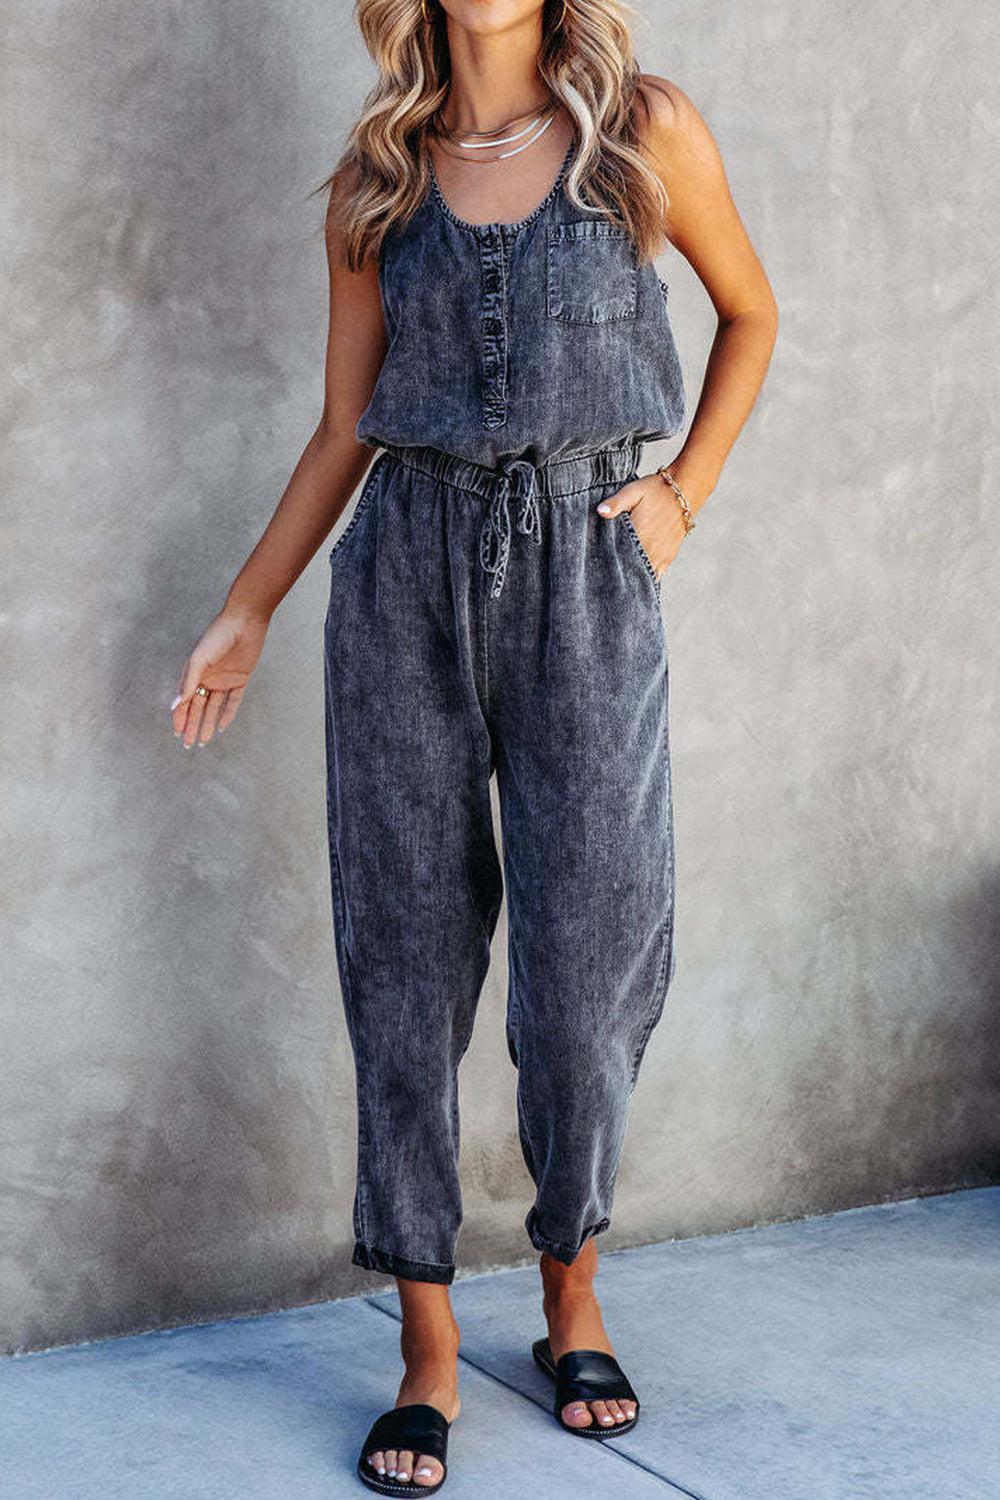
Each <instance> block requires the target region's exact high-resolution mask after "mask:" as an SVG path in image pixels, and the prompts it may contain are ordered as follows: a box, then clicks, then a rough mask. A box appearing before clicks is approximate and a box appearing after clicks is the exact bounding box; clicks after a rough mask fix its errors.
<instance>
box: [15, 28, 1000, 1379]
mask: <svg viewBox="0 0 1000 1500" xmlns="http://www.w3.org/2000/svg"><path fill="white" fill-rule="evenodd" d="M997 31H998V27H997V20H996V16H995V14H994V13H992V12H990V11H989V9H988V8H987V7H986V6H984V5H982V4H980V3H978V0H964V3H963V0H959V3H958V4H956V5H953V6H951V7H949V8H948V9H947V10H945V9H943V8H942V7H940V6H938V5H934V4H929V3H925V4H921V5H918V6H909V7H903V8H900V7H898V6H891V5H888V4H881V5H875V6H873V7H870V8H868V9H867V10H859V9H857V7H854V8H852V9H850V10H848V9H847V7H837V6H833V7H831V6H828V5H823V4H820V3H818V0H810V3H808V4H807V5H805V6H804V7H803V6H802V5H791V4H789V3H788V0H763V3H762V4H760V5H757V6H754V7H753V8H752V9H750V8H747V7H745V6H742V5H730V6H708V7H706V6H704V5H699V4H695V3H694V0H682V3H676V4H672V5H666V4H662V3H658V4H653V3H650V4H649V5H648V6H647V7H646V8H645V21H644V24H643V26H642V28H641V31H640V35H639V48H640V56H641V60H642V62H643V65H644V66H645V67H646V68H648V69H650V70H652V71H656V72H660V73H664V74H666V75H667V76H668V77H672V78H674V79H676V81H677V82H679V83H680V84H681V85H682V86H683V87H684V88H686V89H687V91H688V92H689V93H690V94H691V96H692V97H693V98H694V99H695V101H696V102H697V103H698V104H699V106H700V107H701V109H702V110H703V112H704V113H705V115H706V117H707V119H708V121H709V123H710V124H711V126H712V128H713V129H714V131H715V133H716V136H717V138H718V140H719V142H720V144H721V147H722V150H723V154H724V156H725V159H726V162H727V165H728V169H729V172H730V177H731V182H732V186H733V190H734V193H735V196H736V199H737V202H738V204H739V206H740V208H741V210H742V212H743V214H744V217H745V219H746V222H747V224H748V227H749V229H750V232H751V235H752V237H753V239H754V241H755V243H756V245H757V246H758V248H759V251H760V254H761V256H762V258H763V260H764V263H765V265H766V266H767V268H768V271H769V274H770V276H771V278H772V281H773V284H774V286H775V289H776V292H777V295H778V299H779V302H780V305H781V315H782V324H781V331H780V336H779V343H778V347H777V349H776V352H775V356H774V360H773V363H772V368H771V373H770V376H769V379H768V382H767V385H766V387H765V389H764V392H763V394H762V397H761V399H760V402H759V404H758V406H757V408H756V409H755V411H754V413H753V416H752V418H751V420H750V422H749V423H748V425H747V428H746V430H745V432H744V434H743V436H742V438H741V440H740V442H739V444H738V445H737V448H736V450H735V451H734V453H733V455H732V457H731V460H730V463H729V465H728V466H727V469H726V472H725V474H724V476H723V479H722V482H721V483H720V485H719V487H718V489H717V490H716V492H715V494H714V495H713V497H712V499H711V500H710V502H709V504H708V507H707V508H706V510H705V511H704V512H703V516H702V519H701V522H700V524H699V528H698V535H697V537H692V538H691V540H690V542H689V543H688V544H686V545H685V547H684V549H683V555H682V556H681V558H680V559H679V560H678V563H677V566H676V568H675V569H674V570H673V571H672V572H671V574H670V576H669V579H668V581H667V583H666V585H665V596H666V604H665V608H666V612H667V621H668V630H669V633H670V642H671V651H672V678H671V710H672V733H673V754H674V771H675V781H676V799H677V843H678V878H679V894H678V902H679V905H678V926H679V933H678V944H679V946H678V971H677V977H676V981H675V985H674V988H673V990H672V992H671V996H670V999H669V1002H668V1007H667V1012H666V1015H665V1017H664V1019H663V1021H662V1023H661V1025H660V1027H659V1028H658V1029H657V1031H656V1032H655V1033H654V1036H653V1039H652V1041H651V1043H650V1048H649V1051H648V1053H647V1060H646V1064H645V1068H644V1070H643V1074H642V1076H641V1078H640V1082H639V1088H638V1091H637V1094H636V1096H635V1099H634V1102H633V1112H632V1126H631V1131H630V1135H629V1140H628V1145H627V1148H626V1155H625V1160H624V1163H623V1167H622V1173H621V1177H620V1179H619V1186H618V1195H617V1200H616V1215H615V1222H614V1224H613V1226H612V1229H611V1230H610V1231H609V1232H608V1233H607V1234H606V1235H605V1236H604V1237H603V1238H602V1241H601V1244H602V1246H606V1247H607V1248H608V1249H610V1248H613V1247H614V1246H616V1245H623V1244H629V1243H634V1242H637V1241H643V1240H649V1239H654V1238H662V1237H667V1236H671V1235H689V1234H692V1233H697V1232H702V1231H708V1230H721V1229H725V1228H729V1227H733V1226H737V1225H744V1224H748V1223H751V1222H759V1221H764V1220H773V1219H778V1218H782V1217H787V1216H795V1215H802V1214H808V1213H813V1212H817V1211H823V1210H829V1209H835V1208H838V1207H841V1206H846V1205H851V1204H859V1203H864V1202H872V1201H876V1200H879V1199H883V1198H891V1197H902V1196H908V1195H911V1194H914V1193H919V1192H922V1191H925V1190H929V1189H940V1188H944V1187H947V1186H949V1185H952V1184H956V1185H957V1184H972V1183H985V1182H990V1181H995V1180H997V1179H998V1177H1000V1171H998V1166H1000V1154H998V1153H1000V1110H998V1104H1000V1061H998V1043H1000V1007H998V1002H1000V943H998V938H1000V868H998V832H1000V827H998V823H1000V786H998V780H997V775H996V770H997V764H998V751H1000V743H998V740H1000V732H998V709H1000V703H998V672H997V643H996V579H997V576H998V571H1000V557H998V522H997V511H998V504H1000V497H998V495H997V479H996V474H997V458H998V432H997V425H998V419H997V399H996V398H997V361H996V334H997V322H996V314H997V305H996V302H997V277H996V271H995V266H994V255H993V246H992V241H993V240H994V238H995V236H996V235H997V233H998V232H1000V218H998V215H997V209H996V204H995V202H992V201H991V199H990V195H989V192H988V187H989V183H990V181H991V176H990V171H989V163H990V162H991V160H992V154H991V153H990V154H989V155H988V148H989V147H990V146H992V145H993V144H995V128H996V121H997V109H998V99H997V91H996V76H995V75H996V70H995V68H994V67H993V65H992V61H991V59H992V58H993V57H994V56H995V55H996V49H997V44H998V41H1000V37H998V35H997ZM2 41H3V46H2V56H3V64H2V66H3V77H2V80H0V82H2V87H0V130H2V137H3V140H4V170H3V183H4V187H3V215H4V231H3V256H4V262H5V263H4V266H3V275H2V285H3V288H4V301H5V307H4V315H3V326H4V331H5V335H6V340H7V346H8V347H7V353H8V359H7V361H5V369H4V373H3V377H2V378H3V403H2V406H3V425H4V436H5V439H6V441H5V444H4V448H3V466H4V475H3V480H4V483H3V490H4V494H5V495H6V496H7V497H8V499H9V508H8V510H7V514H6V519H5V522H4V540H5V543H6V548H5V551H6V560H5V584H4V627H5V632H4V633H5V642H4V661H5V664H6V666H7V669H8V677H7V687H6V692H5V708H6V713H5V715H4V761H5V767H6V792H5V823H6V828H5V850H6V859H5V865H4V868H5V881H4V884H5V888H6V889H5V922H6V931H5V934H4V936H3V954H4V960H5V962H4V969H5V973H6V982H5V998H4V1001H3V1006H4V1009H3V1016H2V1055H0V1067H2V1079H0V1084H2V1129H3V1145H2V1157H0V1186H2V1192H3V1198H4V1202H3V1206H2V1214H0V1223H2V1229H3V1234H2V1249H3V1254H4V1264H3V1270H2V1280H0V1296H2V1308H0V1327H2V1330H3V1335H2V1342H3V1347H6V1348H15V1349H16V1348H29V1347H38V1346H43V1345H49V1344H53V1343H58V1342H65V1341H72V1340H78V1339H85V1338H90V1337H94V1336H97V1335H102V1334H108V1333H114V1332H120V1331H124V1330H128V1329H135V1328H141V1327H148V1326H153V1325H158V1324H163V1323H166V1322H170V1321H172V1320H183V1319H196V1318H202V1317H207V1316H209V1315H214V1314H219V1313H227V1312H237V1311H245V1310H249V1309H256V1308H263V1307H271V1306H274V1305H278V1304H283V1303H294V1302H300V1301H304V1300H308V1299H313V1298H321V1297H329V1296H337V1295H341V1294H349V1293H352V1292H357V1291H360V1290H363V1289H365V1288H366V1287H369V1286H373V1285H377V1286H384V1285H385V1284H386V1282H385V1280H384V1278H381V1277H377V1276H369V1275H366V1274H365V1273H362V1272H360V1271H357V1270H355V1269H354V1268H352V1267H351V1266H350V1265H349V1251H350V1201H351V1195H352V1191H353V1178H354V1077H353V1069H352V1064H351V1060H350V1053H349V1048H348V1043H347V1036H346V1032H345V1028H344V1024H343V1019H342V1015H341V1011H340V1004H339V996H338V989H337V983H336V977H335V970H334V953H333V940H332V934H331V930H330V917H329V888H328V870H327V865H326V850H325V845H324V816H325V801H324V798H325V790H324V782H323V727H322V675H321V652H322V621H323V615H324V611H325V606H326V585H327V573H326V561H325V549H324V552H323V553H322V554H320V556H319V557H318V558H317V559H316V561H315V562H314V564H313V565H312V566H311V568H310V569H309V570H308V572H307V574H306V575H305V577H304V578H303V579H302V580H301V582H300V584H299V586H298V587H297V589H296V590H295V591H294V592H293V594H292V595H291V596H290V598H289V599H288V600H287V601H286V603H285V605H284V606H283V607H282V609H281V610H280V611H279V614H278V617H277V618H276V620H275V623H274V626H273V630H272V634H271V639H270V641H269V644H268V647H267V651H266V653H265V657H264V660H263V664H262V666H261V668H260V669H259V672H258V674H257V676H256V678H255V680H254V683H253V685H252V690H251V692H250V694H249V697H248V699H247V701H246V703H245V705H244V708H243V710H242V713H241V716H240V718H239V719H238V720H237V724H236V726H235V727H234V729H233V730H232V731H231V732H230V733H229V735H227V736H226V737H225V738H224V740H223V742H222V743H221V745H220V744H216V745H213V746H210V747H209V748H208V749H206V750H198V751H194V752H191V753H185V752H183V751H182V750H181V749H180V748H179V746H178V745H177V743H176V742H175V741H174V739H173V737H172V736H171V734H170V731H169V724H168V719H167V714H166V705H167V703H168V700H169V698H170V697H171V695H172V692H173V689H174V680H175V674H176V671H177V669H178V667H179V664H180V662H181V660H182V659H183V656H184V654H185V653H186V651H187V650H188V648H189V646H190V644H191V642H192V639H193V637H194V635H195V634H196V633H197V631H198V630H199V629H200V628H201V626H202V625H203V624H204V623H205V622H206V621H207V619H208V618H209V617H210V615H211V614H212V613H213V612H214V610H215V609H216V608H217V607H218V605H219V604H220V602H221V600H222V597H223V594H224V591H225V589H226V587H227V585H228V582H229V580H230V578H231V577H232V574H233V572H234V571H235V569H236V568H237V567H238V566H239V564H240V563H241V562H242V560H243V558H244V556H245V554H246V552H247V551H248V550H249V548H250V547H251V546H252V544H253V542H254V541H255V539H256V537H257V535H258V534H259V531H260V528H261V527H262V525H263V524H264V522H265V521H266V518H267V517H268V515H269V514H270V512H271V510H272V508H273V506H274V504H275V502H276V500H277V498H278V495H279V494H280V492H281V489H282V488H283V486H284V484H285V482H286V481H287V478H288V475H289V473H290V472H291V469H292V466H293V465H294V463H295V461H296V459H297V457H298V455H299V453H300V451H301V448H302V446H303V444H304V443H305V441H306V439H307V438H308V436H309V433H310V432H311V430H312V427H313V425H314V424H315V421H316V419H317V416H318V413H319V407H320V401H321V394H322V357H323V347H324V337H325V316H326V281H325V265H324V259H323V247H322V241H321V237H320V232H319V226H320V221H321V204H320V200H318V199H313V200H312V201H310V202H307V201H306V196H305V195H306V193H307V191H308V189H309V188H311V187H312V186H314V185H315V184H316V183H317V182H318V181H320V180H321V178H322V177H323V176H324V175H325V174H326V172H327V171H328V170H329V168H330V166H331V164H332V162H333V160H334V158H335V156H336V153H337V150H338V148H339V145H340V142H341V141H342V139H343V135H344V132H345V130H346V128H347V126H348V123H349V120H350V118H351V116H352V114H353V112H354V111H355V109H356V108H357V106H358V105H359V103H360V100H361V97H362V95H363V92H364V90H365V88H366V86H367V82H368V79H369V76H370V74H369V68H368V63H367V60H366V58H365V57H364V56H363V53H362V50H361V47H360V44H359V42H358V41H357V39H356V38H355V35H354V30H353V23H352V20H351V18H350V14H349V10H348V6H347V5H346V4H345V3H342V0H338V3H337V4H320V3H319V0H294V3H293V0H285V3H279V0H268V3H264V0H242V3H241V4H240V5H238V6H236V5H223V4H210V3H207V0H187V3H180V0H156V3H155V4H154V3H151V0H147V3H145V4H136V3H135V0H128V3H126V0H101V3H100V4H98V3H96V0H74V3H71V0H63V3H59V0H8V4H7V5H6V7H5V11H4V22H3V38H2ZM991 132H992V134H991ZM662 269H663V273H664V274H665V275H666V276H667V277H668V278H669V280H670V282H671V285H672V292H671V307H672V311H673V312H674V315H675V319H676V326H677V333H678V338H679V341H680V343H681V345H682V348H683V353H684V358H685V367H686V374H687V379H688V383H689V391H690V394H691V398H692V407H693V404H694V399H695V398H696V396H697V391H698V385H699V381H700V377H701V372H702V369H703V365H704V359H705V355H706V353H707V349H708V344H709V342H710V339H711V335H712V331H713V319H712V313H711V307H710V305H709V303H708V301H707V299H706V297H705V295H704V293H703V291H702V289H701V288H700V286H699V284H698V283H697V281H696V279H695V278H694V276H693V274H692V273H691V271H690V268H689V267H688V266H687V265H686V263H684V262H683V261H682V260H681V258H680V257H679V256H677V255H676V254H673V253H671V254H669V255H668V256H667V257H665V258H664V261H663V266H662ZM675 447H676V444H673V445H664V447H663V449H662V450H657V449H653V450H650V452H649V454H648V457H649V460H650V464H651V465H653V464H654V463H659V462H662V461H664V460H665V459H666V458H668V457H669V456H670V454H671V452H672V451H673V450H674V448H675ZM505 936H506V934H505V931H504V929H503V928H502V927H501V930H500V931H499V932H498V934H497V943H496V964H495V970H494V973H493V975H492V977H491V980H490V983H489V985H488V988H487V991H486V993H485V994H484V997H483V1002H482V1008H481V1012H480V1025H479V1028H478V1031H477V1035H476V1038H475V1041H474V1043H473V1047H472V1049H471V1052H470V1053H469V1055H468V1057H467V1060H466V1063H465V1065H464V1068H463V1090H464V1100H465V1110H464V1117H463V1125H464V1150H463V1174H464V1184H465V1190H466V1224H465V1227H464V1229H463V1234H462V1239H461V1241H460V1245H459V1258H460V1261H461V1263H462V1265H463V1267H464V1268H484V1267H486V1266H490V1265H499V1264H509V1263H512V1262H514V1261H516V1260H519V1259H528V1258H531V1257H532V1256H533V1252H532V1251H531V1248H530V1246H529V1244H528V1242H527V1239H526V1237H525V1236H524V1233H523V1229H522V1220H523V1217H524V1214H525V1212H526V1210H527V1207H528V1204H529V1203H530V1201H531V1193H530V1184H529V1181H528V1178H527V1174H526V1172H525V1170H524V1167H523V1165H522V1162H521V1157H520V1152H519V1148H518V1144H517V1137H516V1131H515V1124H514V1074H513V1069H512V1068H511V1067H510V1064H509V1061H508V1060H507V1058H506V1053H505V1049H504V1044H503V1026H502V1016H503V1003H504V972H503V953H504V944H505Z"/></svg>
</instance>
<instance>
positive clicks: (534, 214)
mask: <svg viewBox="0 0 1000 1500" xmlns="http://www.w3.org/2000/svg"><path fill="white" fill-rule="evenodd" d="M575 149H576V138H575V137H573V138H572V139H571V140H570V143H569V145H568V146H567V147H566V153H565V155H564V156H563V159H562V162H561V164H560V167H559V170H558V172H557V173H556V179H555V181H554V182H553V184H552V186H551V187H550V188H549V190H548V192H547V193H546V194H545V197H544V198H543V199H542V201H541V203H538V204H536V206H535V207H534V208H533V209H532V210H531V212H530V213H527V214H525V215H524V218H523V219H513V220H510V221H506V222H505V221H504V220H502V219H493V220H491V221H490V222H489V223H487V224H473V223H472V221H471V219H463V218H462V217H461V216H460V215H459V214H457V213H455V211H454V209H453V208H451V207H450V206H449V204H448V200H447V199H446V198H445V196H444V193H443V192H442V191H441V184H440V183H439V182H438V177H437V172H436V171H435V170H434V160H433V158H432V156H431V153H430V150H429V149H428V151H427V165H428V167H429V168H430V184H431V194H432V196H433V198H434V200H435V202H436V203H437V205H438V208H440V210H441V212H442V213H443V214H444V216H445V218H447V219H450V220H451V222H452V223H453V224H457V225H458V227H459V229H466V230H468V231H469V233H470V234H485V233H486V232H487V231H488V230H491V229H492V230H503V231H506V232H507V233H510V232H512V231H513V230H517V229H523V228H524V226H525V224H530V223H531V221H532V220H533V219H537V218H538V215H539V214H540V213H541V212H542V211H543V210H544V209H546V208H548V206H549V204H550V203H551V202H552V200H553V198H555V196H556V194H557V193H558V192H559V189H560V188H561V187H562V185H563V178H564V177H565V176H566V170H567V168H568V167H569V164H570V161H571V160H572V157H573V152H574V151H575Z"/></svg>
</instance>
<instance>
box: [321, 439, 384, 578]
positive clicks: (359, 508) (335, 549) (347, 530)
mask: <svg viewBox="0 0 1000 1500" xmlns="http://www.w3.org/2000/svg"><path fill="white" fill-rule="evenodd" d="M382 457H383V455H382V454H381V453H380V454H379V456H378V458H376V460H375V462H374V463H373V464H372V467H371V469H370V470H369V473H368V478H367V479H366V480H365V483H364V488H363V489H362V491H361V494H360V495H359V496H358V503H357V505H356V506H355V507H354V514H353V515H352V516H351V519H350V520H349V521H348V523H347V525H346V526H345V527H344V529H343V531H342V532H341V533H340V535H339V537H338V538H337V540H336V541H335V542H334V544H333V546H332V548H331V549H330V558H329V560H330V562H331V563H332V562H333V560H334V558H335V557H337V555H338V554H339V552H340V551H341V548H342V547H343V545H344V543H345V542H346V541H347V539H348V537H349V536H350V535H351V532H352V531H353V530H354V528H355V526H357V524H358V522H359V521H360V519H361V517H362V516H363V515H364V513H365V511H366V510H367V509H368V505H369V503H370V501H371V499H372V496H373V495H374V493H375V481H376V479H377V478H378V473H377V471H379V470H380V469H381V467H382V464H381V459H382Z"/></svg>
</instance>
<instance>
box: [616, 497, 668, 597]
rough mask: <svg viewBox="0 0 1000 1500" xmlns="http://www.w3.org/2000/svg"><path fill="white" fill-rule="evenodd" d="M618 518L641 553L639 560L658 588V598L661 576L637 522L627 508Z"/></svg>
mask: <svg viewBox="0 0 1000 1500" xmlns="http://www.w3.org/2000/svg"><path fill="white" fill-rule="evenodd" d="M618 519H619V520H620V521H621V523H622V525H623V526H624V528H625V530H626V532H627V533H628V535H629V538H630V539H631V542H632V545H633V546H634V548H635V550H636V552H637V553H638V555H639V561H640V562H641V563H642V566H643V568H644V570H645V571H646V573H647V574H648V575H649V578H650V580H651V581H652V584H653V587H654V589H655V590H656V595H657V598H659V594H660V578H659V576H658V574H657V571H656V569H655V568H654V567H653V564H652V562H651V560H650V556H649V553H648V552H647V551H646V549H645V547H644V546H643V545H642V538H641V537H640V535H639V533H638V531H636V529H635V522H634V521H633V520H632V517H631V516H630V515H629V513H628V511H627V510H623V511H622V513H621V515H620V516H619V517H618Z"/></svg>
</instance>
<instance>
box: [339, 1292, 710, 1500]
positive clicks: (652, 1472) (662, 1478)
mask: <svg viewBox="0 0 1000 1500" xmlns="http://www.w3.org/2000/svg"><path fill="white" fill-rule="evenodd" d="M362 1301H364V1302H366V1303H367V1304H368V1306H369V1307H371V1308H372V1309H373V1310H374V1311H375V1312H380V1313H383V1314H384V1315H385V1316H386V1317H387V1318H391V1319H392V1320H393V1322H394V1323H402V1318H401V1317H400V1316H399V1314H398V1313H396V1312H393V1310H392V1308H390V1307H383V1306H382V1305H381V1303H380V1301H379V1299H378V1298H377V1297H365V1296H363V1297H362ZM458 1358H459V1360H460V1362H461V1363H462V1364H464V1365H468V1367H469V1369H470V1370H475V1371H476V1372H477V1374H479V1375H485V1377H486V1379H487V1380H492V1381H493V1382H494V1384H496V1385H499V1386H503V1388H504V1390H505V1391H511V1392H512V1393H513V1394H514V1395H515V1396H520V1398H521V1400H522V1401H527V1402H529V1404H530V1405H531V1406H535V1407H537V1408H538V1409H539V1411H545V1412H550V1413H551V1407H548V1406H545V1405H543V1404H542V1402H541V1401H536V1399H535V1397H534V1396H529V1395H528V1394H527V1393H526V1392H525V1391H522V1390H521V1388H520V1387H519V1386H516V1385H511V1384H510V1382H509V1381H507V1380H504V1379H503V1378H502V1376H500V1375H497V1374H495V1373H494V1371H493V1370H488V1369H486V1368H485V1367H484V1366H483V1365H479V1364H477V1363H476V1361H475V1360H474V1359H470V1358H469V1356H468V1355H467V1354H463V1353H462V1351H461V1349H459V1353H458ZM555 1420H556V1418H555V1417H554V1416H553V1421H555ZM590 1441H591V1442H593V1443H595V1444H598V1443H599V1446H600V1448H601V1450H602V1452H604V1453H606V1454H607V1455H609V1457H611V1458H617V1459H618V1460H619V1461H620V1462H622V1463H626V1464H631V1465H632V1467H633V1468H634V1469H639V1470H640V1471H641V1472H642V1473H643V1474H648V1475H649V1476H650V1478H652V1479H658V1480H659V1482H660V1483H661V1484H664V1485H666V1486H667V1488H668V1489H671V1490H674V1491H675V1492H676V1493H677V1494H679V1495H686V1496H687V1497H688V1500H708V1496H706V1495H703V1494H701V1493H700V1491H698V1490H692V1489H689V1488H688V1487H687V1485H684V1484H681V1483H680V1481H679V1480H676V1479H669V1478H668V1477H667V1475H665V1474H661V1473H660V1472H659V1471H658V1470H657V1469H651V1468H650V1467H649V1465H648V1464H644V1463H643V1462H642V1461H641V1460H640V1459H637V1458H633V1457H632V1456H631V1454H629V1453H623V1452H622V1451H621V1450H620V1449H616V1448H614V1447H613V1446H612V1445H611V1444H610V1443H603V1442H600V1441H599V1439H597V1438H592V1439H590Z"/></svg>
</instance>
